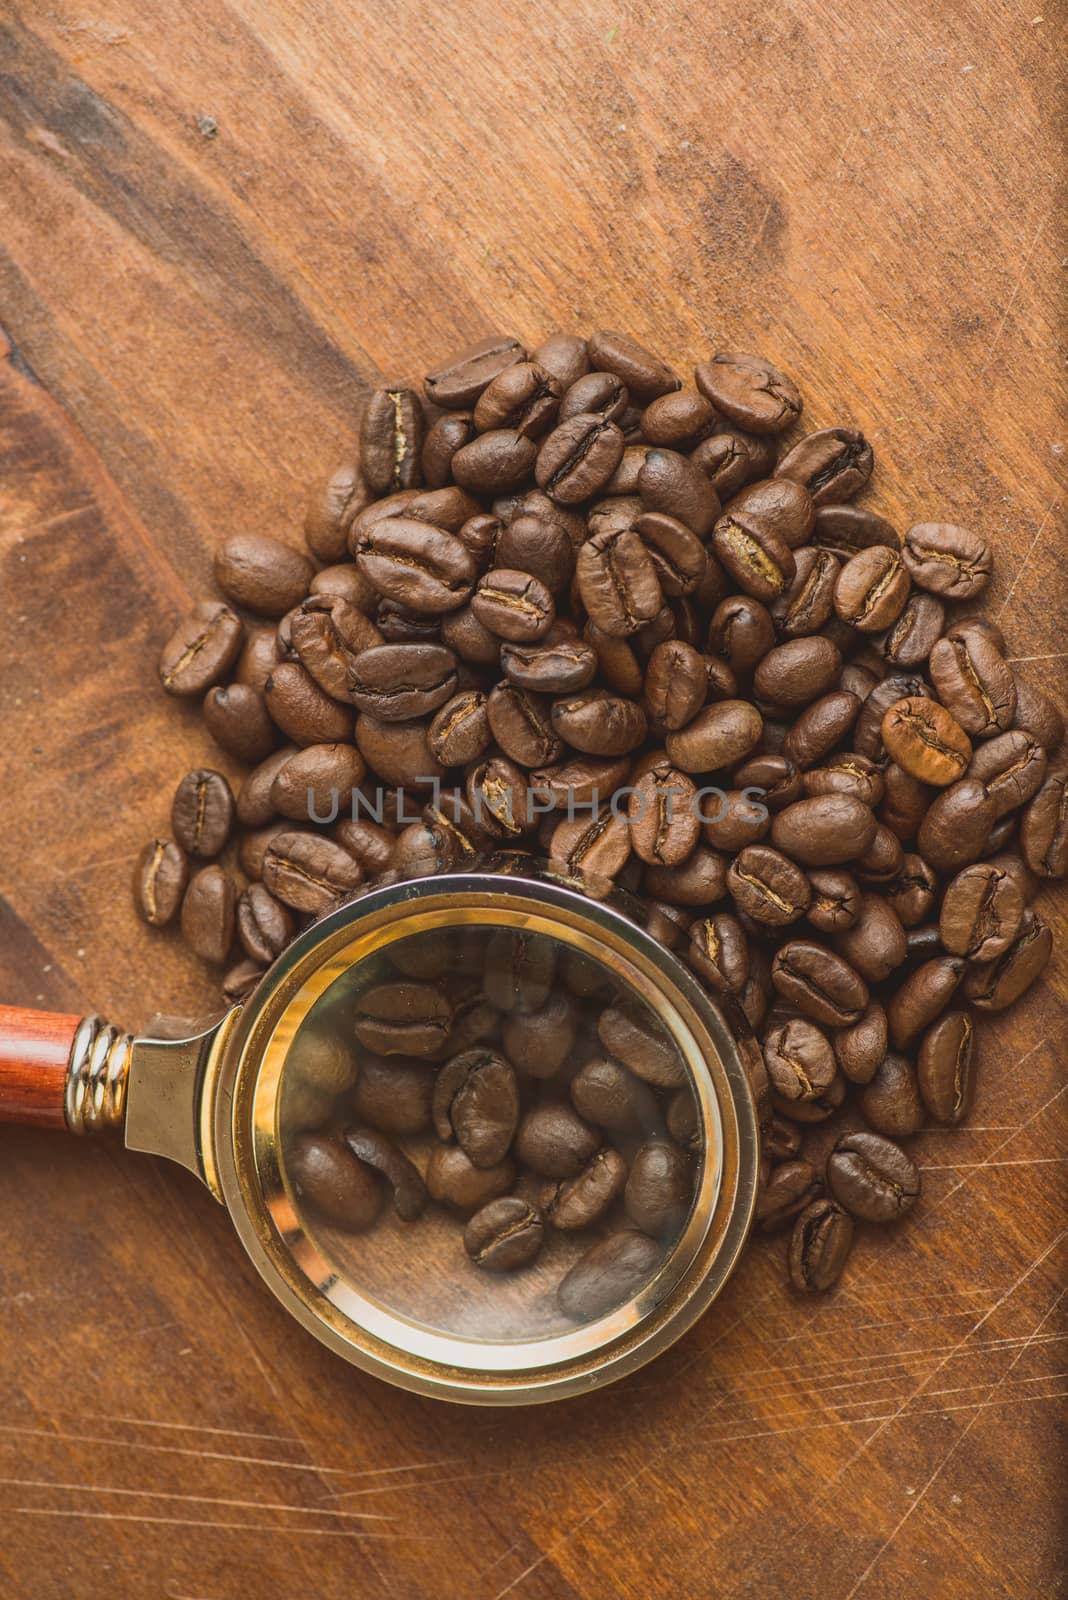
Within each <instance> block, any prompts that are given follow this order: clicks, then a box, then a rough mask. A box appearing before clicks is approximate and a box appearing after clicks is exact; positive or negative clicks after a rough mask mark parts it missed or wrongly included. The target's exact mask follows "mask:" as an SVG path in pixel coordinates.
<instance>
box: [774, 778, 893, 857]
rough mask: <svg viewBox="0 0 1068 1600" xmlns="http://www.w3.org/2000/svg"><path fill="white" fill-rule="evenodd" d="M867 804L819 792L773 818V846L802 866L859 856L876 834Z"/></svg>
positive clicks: (839, 795) (847, 797)
mask: <svg viewBox="0 0 1068 1600" xmlns="http://www.w3.org/2000/svg"><path fill="white" fill-rule="evenodd" d="M875 830H876V822H875V817H874V816H873V814H872V811H871V808H870V806H867V805H865V804H864V803H863V802H862V801H860V800H855V799H853V798H852V797H851V796H849V795H845V794H833V793H832V794H822V795H816V796H812V797H810V798H808V799H805V800H797V801H795V802H794V804H793V805H790V806H787V807H786V808H785V809H784V810H783V811H780V812H779V813H778V814H777V815H776V817H775V818H774V819H773V821H772V825H771V840H772V843H773V844H774V845H775V847H776V849H778V850H781V851H782V852H783V854H784V855H787V856H789V857H791V859H792V860H794V861H798V862H800V864H801V865H802V866H805V867H830V866H838V865H841V864H842V863H844V862H847V861H855V860H857V859H858V857H860V856H862V855H863V854H864V852H865V850H866V849H867V848H868V847H869V845H870V844H871V842H872V839H873V838H874V837H875Z"/></svg>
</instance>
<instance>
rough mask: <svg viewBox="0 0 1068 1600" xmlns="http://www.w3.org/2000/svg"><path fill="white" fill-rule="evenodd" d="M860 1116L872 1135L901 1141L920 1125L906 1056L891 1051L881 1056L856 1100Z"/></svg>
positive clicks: (916, 1094)
mask: <svg viewBox="0 0 1068 1600" xmlns="http://www.w3.org/2000/svg"><path fill="white" fill-rule="evenodd" d="M857 1104H858V1106H859V1107H860V1111H861V1115H862V1116H863V1118H864V1120H865V1122H866V1123H867V1124H868V1126H869V1127H870V1128H872V1129H873V1130H874V1131H875V1132H876V1133H881V1134H885V1135H886V1137H887V1138H890V1139H905V1138H908V1137H909V1135H911V1134H914V1133H918V1132H919V1131H920V1128H921V1127H922V1126H923V1103H922V1101H921V1099H920V1089H919V1084H918V1082H917V1079H916V1069H915V1068H914V1067H913V1065H912V1063H911V1061H909V1060H908V1058H907V1057H906V1056H901V1055H895V1054H894V1053H893V1052H892V1051H891V1053H890V1054H889V1055H887V1056H884V1057H883V1060H882V1061H881V1062H880V1063H879V1066H878V1068H877V1069H876V1072H875V1076H874V1077H873V1078H872V1080H871V1082H870V1083H867V1084H865V1085H864V1087H863V1088H862V1089H861V1091H860V1094H859V1095H858V1097H857Z"/></svg>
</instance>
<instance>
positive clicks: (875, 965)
mask: <svg viewBox="0 0 1068 1600" xmlns="http://www.w3.org/2000/svg"><path fill="white" fill-rule="evenodd" d="M834 947H835V949H836V950H837V952H838V954H839V955H840V956H844V957H845V959H846V960H847V961H848V962H849V964H850V966H852V967H854V968H855V969H856V971H857V972H859V973H860V975H861V977H862V978H863V979H865V981H866V982H867V983H882V982H883V980H884V979H885V978H888V977H889V976H890V974H891V973H892V972H893V971H894V970H895V968H897V967H899V966H900V965H901V963H902V962H903V961H904V959H905V956H906V954H907V945H906V940H905V930H904V928H903V927H902V925H901V919H900V917H899V916H898V914H897V912H896V911H895V910H894V908H893V907H892V906H891V905H888V904H887V902H886V901H885V900H884V899H883V898H882V897H881V896H880V895H875V894H865V895H862V896H861V900H860V906H859V910H858V914H857V919H856V921H855V922H854V923H853V925H852V927H851V928H848V929H847V930H846V931H845V932H843V933H840V934H839V935H838V937H837V938H836V939H835V942H834Z"/></svg>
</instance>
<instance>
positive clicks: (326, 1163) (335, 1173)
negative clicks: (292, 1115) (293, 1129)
mask: <svg viewBox="0 0 1068 1600" xmlns="http://www.w3.org/2000/svg"><path fill="white" fill-rule="evenodd" d="M286 1172H287V1174H288V1176H289V1179H290V1182H291V1183H292V1185H293V1188H294V1189H295V1191H296V1193H297V1195H298V1197H299V1198H300V1199H302V1200H303V1201H304V1202H305V1203H306V1204H307V1205H308V1206H309V1207H310V1208H311V1210H313V1211H315V1212H317V1213H318V1214H319V1215H320V1216H321V1217H323V1218H325V1220H326V1221H328V1222H333V1223H336V1224H337V1226H338V1227H341V1228H345V1229H347V1230H348V1231H350V1232H352V1233H359V1232H362V1231H363V1230H364V1229H365V1228H369V1227H370V1226H371V1224H372V1223H373V1222H374V1221H375V1220H376V1218H377V1217H378V1214H379V1212H380V1211H381V1209H382V1201H383V1198H384V1194H383V1190H382V1188H381V1186H380V1184H379V1182H378V1180H377V1178H376V1176H375V1173H374V1171H373V1170H371V1169H370V1168H369V1167H367V1166H365V1165H364V1164H363V1163H362V1162H361V1161H359V1160H358V1159H357V1157H356V1156H355V1155H354V1154H353V1153H352V1151H351V1150H350V1149H349V1148H348V1146H347V1145H346V1144H344V1143H343V1142H342V1140H340V1139H337V1138H334V1137H332V1136H328V1135H326V1134H311V1133H305V1134H299V1135H298V1136H297V1137H296V1138H295V1139H294V1140H293V1141H292V1142H291V1143H290V1145H289V1146H288V1149H287V1154H286Z"/></svg>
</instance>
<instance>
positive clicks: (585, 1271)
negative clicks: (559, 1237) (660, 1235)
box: [556, 1229, 661, 1322]
mask: <svg viewBox="0 0 1068 1600" xmlns="http://www.w3.org/2000/svg"><path fill="white" fill-rule="evenodd" d="M660 1261H661V1248H660V1246H659V1245H658V1244H657V1242H656V1240H655V1239H651V1238H649V1236H648V1235H647V1234H644V1233H637V1232H632V1231H631V1230H629V1229H624V1230H623V1231H621V1232H620V1233H613V1234H610V1235H609V1237H608V1238H607V1239H601V1240H600V1241H599V1242H598V1243H597V1244H595V1245H593V1246H591V1248H590V1249H589V1250H587V1251H586V1254H585V1255H584V1256H580V1257H579V1259H578V1261H576V1262H575V1265H574V1266H573V1267H572V1268H571V1270H570V1272H568V1273H567V1275H566V1276H565V1277H564V1278H563V1279H562V1280H561V1282H560V1286H559V1288H558V1289H557V1291H556V1303H557V1305H558V1306H559V1307H560V1310H561V1311H562V1312H563V1313H564V1315H565V1316H567V1317H570V1318H571V1319H572V1320H573V1321H575V1322H592V1321H594V1320H595V1319H596V1318H598V1317H603V1316H605V1315H606V1314H607V1313H608V1312H609V1311H613V1310H615V1308H616V1306H618V1305H620V1304H621V1303H622V1302H623V1301H624V1300H629V1299H630V1298H631V1297H632V1296H633V1295H635V1294H637V1292H638V1290H639V1289H641V1288H642V1287H643V1286H644V1285H645V1284H646V1283H647V1282H648V1281H649V1279H650V1278H651V1277H652V1276H653V1273H654V1272H655V1271H656V1269H657V1267H658V1266H659V1265H660Z"/></svg>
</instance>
